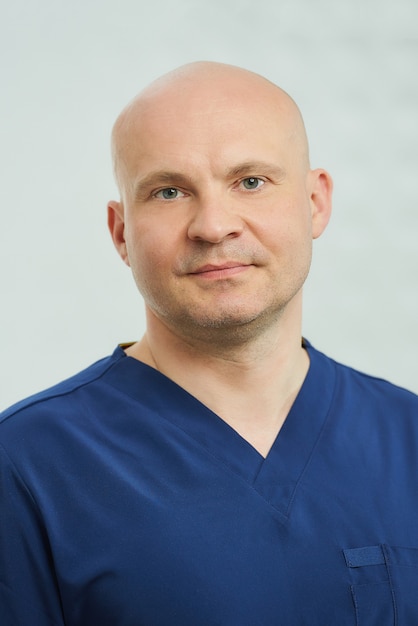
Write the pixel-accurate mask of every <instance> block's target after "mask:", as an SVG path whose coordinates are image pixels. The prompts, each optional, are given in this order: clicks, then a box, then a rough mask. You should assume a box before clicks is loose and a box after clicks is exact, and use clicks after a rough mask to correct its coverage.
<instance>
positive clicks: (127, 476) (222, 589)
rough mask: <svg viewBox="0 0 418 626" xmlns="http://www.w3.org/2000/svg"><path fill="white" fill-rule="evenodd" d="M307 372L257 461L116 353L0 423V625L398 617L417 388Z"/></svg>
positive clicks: (404, 623) (410, 621)
mask: <svg viewBox="0 0 418 626" xmlns="http://www.w3.org/2000/svg"><path fill="white" fill-rule="evenodd" d="M307 349H308V352H309V356H310V361H311V365H310V369H309V372H308V375H307V377H306V380H305V382H304V384H303V387H302V389H301V391H300V393H299V395H298V397H297V399H296V401H295V403H294V405H293V407H292V409H291V411H290V413H289V415H288V417H287V419H286V421H285V423H284V425H283V428H282V429H281V431H280V433H279V435H278V437H277V439H276V441H275V443H274V444H273V447H272V449H271V450H270V452H269V454H268V456H267V458H266V459H264V458H263V457H262V456H261V455H260V454H259V453H258V452H257V451H256V450H255V449H254V448H253V447H252V446H251V445H250V444H249V443H248V442H246V441H245V440H244V439H243V438H242V437H241V436H240V435H239V434H238V433H236V432H235V431H234V430H233V429H232V428H231V427H229V426H228V425H227V424H226V423H225V422H224V421H223V420H222V419H220V418H219V417H218V416H217V415H215V414H214V413H213V412H212V411H210V410H209V409H208V408H207V407H205V406H204V405H203V404H202V403H201V402H199V401H198V400H197V399H196V398H194V397H193V396H191V395H190V394H189V393H187V392H186V391H184V390H183V389H182V388H181V387H179V386H178V385H176V384H175V383H174V382H172V381H171V380H169V379H167V378H166V377H165V376H163V375H162V374H160V373H159V372H157V371H156V370H154V369H152V368H150V367H148V366H146V365H144V364H143V363H141V362H139V361H137V360H135V359H133V358H130V357H127V356H126V355H125V353H124V351H123V350H122V349H121V348H120V347H118V348H117V349H116V350H115V352H114V353H113V355H112V356H110V357H108V358H106V359H103V360H102V361H99V362H98V363H96V364H94V365H92V366H91V367H90V368H88V369H87V370H85V371H83V372H81V373H80V374H78V375H76V376H75V377H73V378H71V379H69V380H67V381H65V382H63V383H60V384H59V385H57V386H56V387H54V388H52V389H50V390H48V391H46V392H43V393H41V394H38V395H37V396H34V397H32V398H30V399H28V400H26V401H23V402H21V403H19V404H18V405H15V406H14V407H12V408H11V409H9V410H8V411H6V412H5V413H4V414H3V415H2V418H1V422H0V471H1V475H0V477H1V482H0V624H1V625H2V626H53V625H54V626H55V625H57V626H58V625H60V626H63V625H64V624H65V625H66V626H96V625H100V626H176V625H178V626H200V625H202V626H212V625H213V626H215V625H216V626H218V625H219V626H257V625H259V626H273V625H274V626H279V625H280V626H389V625H390V626H393V625H395V624H398V625H399V626H415V625H417V624H418V424H417V420H418V398H417V397H416V396H415V395H413V394H411V393H409V392H407V391H404V390H402V389H399V388H397V387H394V386H392V385H390V384H389V383H386V382H384V381H381V380H378V379H375V378H371V377H369V376H366V375H364V374H361V373H359V372H356V371H354V370H352V369H350V368H347V367H345V366H342V365H340V364H337V363H335V362H334V361H332V360H331V359H329V358H327V357H326V356H324V355H323V354H321V353H320V352H318V351H316V350H315V349H314V348H312V347H311V346H310V345H309V344H308V345H307Z"/></svg>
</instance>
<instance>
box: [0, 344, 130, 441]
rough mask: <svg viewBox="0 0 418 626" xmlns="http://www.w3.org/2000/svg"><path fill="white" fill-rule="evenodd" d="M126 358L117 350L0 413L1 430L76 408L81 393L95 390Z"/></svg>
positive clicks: (121, 351)
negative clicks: (13, 424)
mask: <svg viewBox="0 0 418 626" xmlns="http://www.w3.org/2000/svg"><path fill="white" fill-rule="evenodd" d="M123 357H124V352H123V350H122V349H121V348H119V347H118V348H116V349H115V351H114V352H113V354H111V355H110V356H108V357H105V358H103V359H100V360H99V361H97V362H95V363H93V364H92V365H90V366H89V367H87V368H86V369H84V370H82V371H80V372H78V373H77V374H75V375H74V376H71V377H70V378H68V379H66V380H63V381H61V382H59V383H58V384H57V385H54V386H53V387H50V388H48V389H45V390H44V391H41V392H39V393H36V394H34V395H32V396H30V397H28V398H25V399H24V400H21V401H20V402H17V403H16V404H14V405H12V406H11V407H9V408H7V409H6V410H5V411H3V412H1V413H0V429H3V431H4V427H5V425H6V424H7V425H8V424H9V423H10V422H11V421H13V422H14V421H16V420H17V421H20V420H25V419H27V418H31V417H32V416H34V415H36V414H47V413H49V412H50V411H51V409H52V411H54V412H56V411H57V409H58V407H59V410H60V411H62V410H63V409H64V407H65V405H71V406H73V407H75V406H76V405H77V397H78V392H79V391H80V390H82V389H85V388H89V387H90V388H91V387H95V386H96V385H97V384H98V383H99V381H100V380H101V379H102V378H103V377H104V376H105V374H106V373H107V372H108V371H109V370H110V369H112V368H113V367H114V366H115V365H116V364H117V363H118V362H119V361H120V360H121V359H122V358H123ZM0 431H1V430H0Z"/></svg>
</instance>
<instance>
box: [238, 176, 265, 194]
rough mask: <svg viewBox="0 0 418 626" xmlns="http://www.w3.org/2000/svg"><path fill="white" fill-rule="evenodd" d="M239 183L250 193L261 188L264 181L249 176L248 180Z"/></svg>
mask: <svg viewBox="0 0 418 626" xmlns="http://www.w3.org/2000/svg"><path fill="white" fill-rule="evenodd" d="M241 183H242V184H243V186H244V187H245V189H248V190H249V191H252V190H254V189H258V188H259V187H262V185H264V180H262V179H261V178H257V177H256V176H251V177H249V178H244V180H242V181H241Z"/></svg>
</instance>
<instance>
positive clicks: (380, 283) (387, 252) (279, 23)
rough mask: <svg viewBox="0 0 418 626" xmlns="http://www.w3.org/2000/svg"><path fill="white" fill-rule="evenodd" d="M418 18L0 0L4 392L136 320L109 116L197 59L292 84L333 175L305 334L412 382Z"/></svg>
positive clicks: (370, 0)
mask: <svg viewBox="0 0 418 626" xmlns="http://www.w3.org/2000/svg"><path fill="white" fill-rule="evenodd" d="M417 33H418V3H417V2H416V0H396V2H394V1H393V0H391V1H390V2H388V1H387V0H346V1H344V2H342V1H338V0H286V1H285V0H269V1H264V2H263V0H259V1H257V2H255V1H253V2H249V1H246V0H243V1H238V0H210V1H209V0H205V1H204V2H200V1H199V0H195V1H192V0H176V1H173V2H169V1H168V0H153V1H150V2H146V3H145V2H142V1H141V0H119V1H118V2H115V1H114V0H73V1H72V2H67V1H65V2H64V0H38V1H36V0H32V1H30V0H23V1H22V0H13V3H8V4H7V6H5V2H4V1H3V7H2V8H1V15H0V46H1V50H0V53H1V56H0V64H1V70H2V71H1V83H2V93H1V98H0V113H1V114H0V125H1V126H0V133H1V134H0V167H1V170H0V171H1V199H2V207H1V211H2V220H1V232H0V237H1V240H0V246H1V247H0V253H1V308H0V311H1V344H0V345H1V361H0V369H1V371H0V381H1V394H0V406H2V407H4V406H6V405H8V404H10V403H12V402H14V401H15V400H18V399H20V398H21V397H23V396H26V395H28V394H30V393H32V392H34V391H37V390H39V389H40V388H43V387H46V386H49V385H51V384H53V383H54V382H57V381H58V380H60V379H62V378H63V377H66V376H68V375H70V374H72V373H74V372H75V371H77V370H79V369H81V368H83V367H84V366H87V365H89V364H90V362H92V361H94V360H96V359H98V358H100V357H102V356H105V355H106V354H108V353H109V352H111V351H112V350H113V348H114V346H115V345H116V343H117V342H120V341H128V340H134V339H137V338H139V337H140V336H141V335H142V332H143V330H144V317H143V306H142V302H141V299H140V297H139V296H138V294H137V292H136V288H135V286H134V284H133V281H132V279H131V276H130V272H129V270H128V269H127V268H126V267H125V266H124V265H123V264H122V262H121V261H120V260H119V258H118V257H117V255H116V252H115V251H114V249H113V246H112V244H111V241H110V238H109V236H108V234H107V230H106V226H105V206H106V202H107V200H108V199H110V198H114V197H116V196H117V192H116V188H115V185H114V183H113V179H112V173H111V167H110V158H109V149H108V145H109V133H110V129H111V125H112V123H113V120H114V118H115V117H116V115H117V114H118V112H119V110H120V109H121V108H122V107H123V106H124V105H125V103H126V102H127V101H128V100H129V99H130V98H131V97H132V96H133V95H134V94H135V93H136V92H137V91H138V90H139V89H140V88H141V87H142V86H144V85H145V84H146V83H148V82H149V81H150V80H152V79H153V78H155V77H156V76H158V75H160V74H161V73H164V72H166V71H168V70H170V69H172V68H173V67H176V66H177V65H180V64H182V63H185V62H189V61H193V60H199V59H209V60H217V61H223V62H228V63H233V64H237V65H241V66H244V67H247V68H249V69H252V70H255V71H257V72H259V73H262V74H264V75H265V76H267V77H268V78H270V79H271V80H273V81H275V82H277V83H278V84H280V85H281V86H282V87H284V88H285V89H286V90H287V91H289V92H290V93H291V94H292V95H293V97H294V98H295V99H296V101H297V102H298V103H299V105H300V107H301V109H302V112H303V113H304V117H305V121H306V125H307V129H308V134H309V136H310V142H311V154H312V164H313V166H323V167H326V168H327V169H328V170H329V171H330V172H331V173H332V175H333V177H334V181H335V200H334V215H333V219H332V222H331V224H330V226H329V228H328V230H327V231H326V233H325V234H324V235H323V237H322V238H321V239H320V240H319V241H317V242H316V243H315V251H314V254H315V257H314V264H313V268H312V272H311V277H310V279H309V281H308V284H307V287H306V297H305V324H304V334H305V336H307V337H308V338H309V339H310V340H311V341H312V342H313V343H314V344H315V345H316V346H317V347H318V348H320V349H322V350H324V351H326V352H328V353H329V354H330V355H331V356H333V357H335V358H337V359H339V360H341V361H343V362H346V363H349V364H351V365H353V366H355V367H357V368H360V369H362V370H366V371H367V372H370V373H373V374H377V375H379V376H382V377H386V378H389V379H391V380H393V381H395V382H397V383H399V384H401V385H404V386H407V387H409V388H411V389H413V390H414V391H416V392H417V391H418V377H417V369H418V368H417V365H416V356H415V346H416V335H417V326H418V321H417V318H418V315H417V314H418V295H417V287H418V276H417V269H418V268H417V266H418V248H417V233H418V210H417V204H418V184H417V183H418V63H417V61H418V37H417Z"/></svg>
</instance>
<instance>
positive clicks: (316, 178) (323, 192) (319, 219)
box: [308, 169, 333, 239]
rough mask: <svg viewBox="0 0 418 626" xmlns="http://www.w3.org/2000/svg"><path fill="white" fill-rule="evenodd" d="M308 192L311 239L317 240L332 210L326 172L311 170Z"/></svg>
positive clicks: (328, 177) (330, 184) (330, 191)
mask: <svg viewBox="0 0 418 626" xmlns="http://www.w3.org/2000/svg"><path fill="white" fill-rule="evenodd" d="M308 176H309V190H310V202H311V215H312V238H313V239H317V237H319V236H320V235H322V233H323V232H324V230H325V228H326V226H327V224H328V222H329V218H330V217H331V209H332V187H333V184H332V178H331V176H330V175H329V174H328V172H327V171H326V170H323V169H316V170H311V171H310V172H309V174H308Z"/></svg>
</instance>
